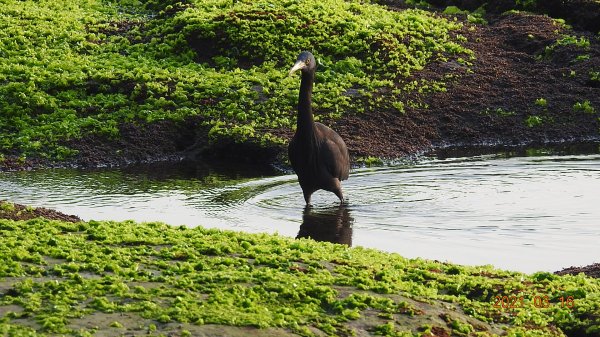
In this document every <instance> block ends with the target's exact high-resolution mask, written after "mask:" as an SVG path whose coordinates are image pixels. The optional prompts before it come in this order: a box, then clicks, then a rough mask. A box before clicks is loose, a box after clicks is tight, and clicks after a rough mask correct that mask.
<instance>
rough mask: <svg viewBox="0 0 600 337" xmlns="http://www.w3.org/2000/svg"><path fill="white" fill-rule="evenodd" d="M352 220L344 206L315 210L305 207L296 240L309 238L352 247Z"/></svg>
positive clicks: (346, 207)
mask: <svg viewBox="0 0 600 337" xmlns="http://www.w3.org/2000/svg"><path fill="white" fill-rule="evenodd" d="M353 223H354V218H353V217H352V215H351V214H350V210H349V209H348V206H346V205H338V206H333V207H328V208H324V209H323V208H321V209H315V208H313V207H305V208H304V211H303V212H302V225H300V231H299V232H298V235H297V236H296V238H298V239H299V238H311V239H313V240H315V241H327V242H333V243H341V244H345V245H348V246H352V224H353Z"/></svg>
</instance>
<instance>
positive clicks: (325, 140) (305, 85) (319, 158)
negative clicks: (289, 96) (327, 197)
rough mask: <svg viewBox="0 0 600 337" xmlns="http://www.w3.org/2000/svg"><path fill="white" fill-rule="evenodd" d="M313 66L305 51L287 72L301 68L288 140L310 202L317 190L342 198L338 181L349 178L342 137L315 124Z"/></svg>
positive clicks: (293, 163)
mask: <svg viewBox="0 0 600 337" xmlns="http://www.w3.org/2000/svg"><path fill="white" fill-rule="evenodd" d="M316 68H317V65H316V62H315V58H314V56H313V55H312V54H311V53H310V52H307V51H304V52H302V53H300V56H298V60H297V61H296V64H294V66H293V67H292V69H290V75H291V74H292V73H294V72H295V71H297V70H301V71H302V81H301V84H300V95H299V99H298V123H297V128H296V134H295V135H294V137H293V138H292V140H291V141H290V145H289V147H288V154H289V157H290V162H291V164H292V168H293V169H294V171H295V172H296V174H297V175H298V181H299V182H300V187H302V192H303V193H304V200H305V201H306V204H310V197H311V195H312V194H313V193H314V192H315V191H317V190H320V189H323V190H326V191H330V192H333V193H335V195H337V196H338V198H340V201H344V196H343V194H342V186H341V184H340V182H341V181H342V180H345V179H348V174H349V173H350V156H349V154H348V148H347V147H346V144H345V143H344V140H343V139H342V137H340V135H338V134H337V133H336V132H335V131H333V130H332V129H330V128H329V127H327V126H325V125H323V124H321V123H318V122H317V123H315V121H314V118H313V114H312V107H311V100H312V88H313V82H314V78H315V70H316Z"/></svg>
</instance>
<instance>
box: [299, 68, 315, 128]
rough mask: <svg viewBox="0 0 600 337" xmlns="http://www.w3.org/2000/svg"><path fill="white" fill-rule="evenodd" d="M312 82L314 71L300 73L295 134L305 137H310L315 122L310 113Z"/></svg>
mask: <svg viewBox="0 0 600 337" xmlns="http://www.w3.org/2000/svg"><path fill="white" fill-rule="evenodd" d="M314 80H315V72H314V71H307V72H302V82H300V96H299V97H298V121H297V123H298V124H297V132H299V133H301V134H306V135H312V134H313V133H314V128H315V120H314V118H313V113H312V90H313V82H314Z"/></svg>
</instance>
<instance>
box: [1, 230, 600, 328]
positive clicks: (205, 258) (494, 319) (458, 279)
mask: <svg viewBox="0 0 600 337" xmlns="http://www.w3.org/2000/svg"><path fill="white" fill-rule="evenodd" d="M0 259H1V260H2V261H3V263H2V264H0V289H1V292H0V294H1V296H0V313H1V314H0V332H1V333H2V334H8V335H14V336H43V335H46V334H63V335H71V336H80V335H94V333H95V332H96V331H98V329H100V330H102V331H117V330H118V329H122V327H123V326H125V327H127V328H128V329H133V330H136V329H138V330H137V331H138V332H140V333H146V332H148V333H152V334H154V333H157V332H160V331H164V329H167V328H168V327H170V324H173V323H177V324H180V326H181V327H182V328H181V329H183V330H185V331H188V332H189V333H192V334H193V331H197V330H195V329H202V328H203V327H206V328H207V329H208V328H209V327H210V326H211V325H213V324H217V325H222V326H249V327H255V328H257V329H274V328H278V329H284V330H286V331H290V332H293V333H296V334H300V335H313V331H317V330H318V331H320V332H319V333H322V334H325V335H340V334H343V335H345V334H352V333H353V332H352V331H353V330H354V329H356V326H357V324H362V326H363V328H364V329H365V330H369V331H372V332H373V333H378V334H383V335H389V336H399V335H407V336H409V335H418V334H420V333H421V332H419V331H422V330H423V328H422V327H423V326H428V327H430V329H431V328H433V327H439V328H444V329H448V331H451V332H452V333H454V334H468V333H471V332H473V331H474V329H476V330H477V331H478V333H480V334H484V335H495V334H499V333H501V331H502V330H497V329H498V327H499V326H504V328H503V329H504V330H505V332H506V333H507V334H508V335H509V336H519V335H523V333H524V331H527V334H528V335H544V336H564V333H572V332H577V333H579V334H581V335H586V334H587V335H589V336H593V334H594V333H595V332H596V331H597V330H598V329H599V328H600V326H599V325H598V321H599V317H600V280H597V279H592V278H589V277H586V276H584V275H583V274H581V275H578V276H556V275H553V274H549V273H535V274H532V275H525V274H521V273H515V272H509V271H502V270H495V269H493V268H492V267H490V266H478V267H468V266H458V265H452V264H448V263H441V262H435V261H429V260H423V259H406V258H403V257H401V256H400V255H398V254H390V253H383V252H379V251H376V250H372V249H364V248H361V247H356V248H349V247H347V246H343V245H336V244H330V243H319V242H314V241H312V240H307V239H300V240H294V239H291V238H285V237H281V236H278V235H267V234H245V233H237V232H231V231H221V230H214V229H205V228H201V227H198V228H186V227H174V226H168V225H166V224H162V223H135V222H131V221H125V222H112V221H89V222H78V223H66V222H60V221H51V220H47V219H43V218H38V219H33V220H28V221H12V220H0ZM498 296H500V297H501V298H502V297H503V296H506V297H507V298H509V297H510V296H515V297H523V301H522V302H515V303H517V304H518V305H517V306H516V307H510V308H509V307H503V306H498V300H497V298H498ZM543 296H546V298H547V299H545V300H544V301H541V300H540V298H541V297H543ZM569 296H571V297H570V299H571V302H569V303H571V306H570V307H568V306H567V305H566V303H567V302H566V301H565V300H564V299H566V298H569ZM560 298H563V301H562V302H561V300H560ZM502 303H504V302H502ZM504 304H506V303H504ZM116 314H119V316H111V315H116ZM98 315H104V316H105V317H109V318H108V319H105V320H104V321H105V322H106V323H104V324H105V326H104V325H102V324H99V323H98V322H96V323H92V324H93V325H91V327H90V325H82V324H79V323H77V322H80V321H86V320H90V321H91V322H94V317H97V316H98ZM117 317H121V318H120V319H118V318H117ZM127 317H131V318H132V321H134V322H143V323H142V325H141V326H128V325H127V324H128V323H127ZM24 322H28V323H26V324H24ZM407 322H412V325H406V324H410V323H407ZM32 326H33V327H37V328H31V327H32ZM110 329H117V330H110ZM140 329H141V330H140ZM183 330H180V331H179V332H178V334H182V335H183V334H188V333H186V332H183ZM142 331H143V332H142Z"/></svg>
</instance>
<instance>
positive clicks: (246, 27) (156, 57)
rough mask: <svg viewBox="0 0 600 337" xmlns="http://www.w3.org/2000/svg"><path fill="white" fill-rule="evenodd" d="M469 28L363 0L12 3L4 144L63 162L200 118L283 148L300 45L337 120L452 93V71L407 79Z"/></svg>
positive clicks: (5, 8)
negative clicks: (85, 141)
mask: <svg viewBox="0 0 600 337" xmlns="http://www.w3.org/2000/svg"><path fill="white" fill-rule="evenodd" d="M460 28H461V24H460V23H458V22H455V21H451V20H447V19H445V18H441V17H439V16H436V15H434V14H432V13H429V12H427V11H423V10H418V9H408V10H404V11H392V10H389V9H387V7H384V6H381V5H377V4H371V3H369V2H364V1H358V0H352V1H334V0H301V1H300V0H299V1H282V2H265V1H222V0H190V1H184V2H178V1H168V2H159V1H100V0H89V1H83V2H81V1H75V0H65V1H57V0H49V1H42V2H40V1H33V0H26V1H17V0H5V1H3V2H2V6H0V97H2V99H0V111H2V113H3V118H2V119H0V152H1V153H2V154H3V155H4V154H9V155H12V156H17V157H19V158H21V160H25V159H26V158H28V157H31V156H34V157H35V156H37V157H40V156H41V157H47V158H51V159H56V160H63V159H66V158H69V157H71V156H73V155H75V154H76V151H75V150H74V149H73V148H71V147H70V145H69V144H70V141H73V140H77V139H80V138H81V137H84V136H86V135H97V134H100V135H103V136H104V137H107V138H109V139H118V138H119V137H120V127H121V125H123V124H125V123H133V124H136V125H142V124H148V123H155V122H159V121H163V120H172V121H175V122H180V121H182V120H185V119H188V118H193V117H195V118H198V119H199V120H201V121H202V126H203V127H204V128H206V129H208V130H210V131H209V133H208V136H209V142H210V145H214V144H218V143H220V142H231V141H235V142H253V143H256V144H258V145H260V146H274V145H278V144H281V143H284V142H285V141H286V140H284V139H281V138H279V137H277V136H275V133H273V132H272V131H273V130H278V129H281V128H293V127H294V126H295V123H294V121H295V118H294V107H295V104H296V103H295V101H296V100H297V90H298V79H297V78H293V77H288V76H287V70H288V69H289V67H290V66H291V64H292V63H293V61H294V59H295V57H296V55H298V52H299V51H300V50H303V49H310V50H312V51H313V53H314V54H315V55H316V57H317V58H318V60H319V71H318V73H317V79H316V82H317V83H316V85H315V90H314V104H315V105H314V108H315V113H316V118H317V119H335V118H340V117H341V116H342V115H343V114H348V113H360V112H362V111H364V110H367V109H371V110H374V109H382V108H394V107H395V108H398V107H403V106H405V105H409V103H410V102H408V99H407V98H404V97H408V96H415V95H414V93H423V92H431V91H439V90H444V88H445V84H444V81H445V78H443V76H442V78H441V79H440V81H432V83H427V82H418V83H416V84H415V85H414V86H407V83H409V82H410V80H409V79H411V78H412V77H413V75H415V74H416V73H418V72H419V71H421V70H423V69H424V68H426V67H427V66H428V65H429V64H431V63H432V62H440V61H442V62H444V61H448V60H454V59H461V60H462V62H463V63H468V62H469V61H470V60H471V59H472V58H473V57H474V56H473V53H472V51H470V50H468V49H467V48H465V47H463V46H462V44H463V43H464V37H462V36H461V35H460V34H459V32H458V31H459V30H460ZM442 75H443V74H442ZM454 75H456V74H454ZM411 93H413V95H411ZM417 96H418V95H417ZM411 100H413V101H414V100H415V98H414V97H412V98H411ZM412 104H413V105H415V104H418V102H413V103H412Z"/></svg>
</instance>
